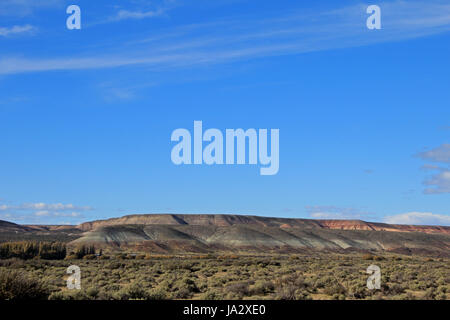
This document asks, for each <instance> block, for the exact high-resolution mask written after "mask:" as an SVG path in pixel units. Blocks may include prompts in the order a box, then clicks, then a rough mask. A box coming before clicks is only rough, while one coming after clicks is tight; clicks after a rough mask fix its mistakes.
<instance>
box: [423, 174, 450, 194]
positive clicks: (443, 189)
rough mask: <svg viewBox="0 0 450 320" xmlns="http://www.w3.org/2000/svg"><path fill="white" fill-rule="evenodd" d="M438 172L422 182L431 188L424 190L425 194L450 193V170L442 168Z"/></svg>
mask: <svg viewBox="0 0 450 320" xmlns="http://www.w3.org/2000/svg"><path fill="white" fill-rule="evenodd" d="M438 170H439V173H437V174H435V175H432V176H431V177H430V178H428V179H426V180H425V181H424V182H423V184H424V185H426V186H432V188H426V189H425V190H424V193H425V194H439V193H450V170H448V169H444V168H439V169H438Z"/></svg>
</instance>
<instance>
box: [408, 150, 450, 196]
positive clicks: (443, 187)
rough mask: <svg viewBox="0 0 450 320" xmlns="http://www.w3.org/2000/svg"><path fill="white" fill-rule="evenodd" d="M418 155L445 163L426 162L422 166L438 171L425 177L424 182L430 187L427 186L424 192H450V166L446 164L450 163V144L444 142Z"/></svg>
mask: <svg viewBox="0 0 450 320" xmlns="http://www.w3.org/2000/svg"><path fill="white" fill-rule="evenodd" d="M416 156H417V157H419V158H421V159H423V160H426V161H432V162H437V163H441V164H442V165H443V166H440V165H435V164H424V165H423V166H422V169H424V170H427V171H433V170H434V171H437V173H435V174H433V175H431V176H430V177H428V178H427V179H425V181H424V182H423V184H424V185H425V186H428V188H425V190H424V191H423V192H424V193H425V194H440V193H450V167H448V166H447V167H446V166H445V164H447V163H450V144H445V143H444V144H442V145H440V146H439V147H437V148H434V149H431V150H429V151H424V152H421V153H419V154H417V155H416Z"/></svg>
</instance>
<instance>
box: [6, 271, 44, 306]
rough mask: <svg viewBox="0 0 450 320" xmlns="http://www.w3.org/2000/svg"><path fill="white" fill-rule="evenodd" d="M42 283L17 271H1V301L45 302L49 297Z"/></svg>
mask: <svg viewBox="0 0 450 320" xmlns="http://www.w3.org/2000/svg"><path fill="white" fill-rule="evenodd" d="M49 294H50V293H49V290H48V288H47V287H46V286H45V285H44V284H42V283H41V282H39V281H37V280H35V279H32V278H30V277H29V276H28V275H24V274H23V273H21V272H19V271H15V270H11V271H0V300H43V299H47V298H48V296H49Z"/></svg>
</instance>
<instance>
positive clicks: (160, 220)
mask: <svg viewBox="0 0 450 320" xmlns="http://www.w3.org/2000/svg"><path fill="white" fill-rule="evenodd" d="M124 224H141V225H191V226H194V225H195V226H216V227H227V226H233V225H252V226H259V227H278V228H285V229H286V228H318V229H333V230H371V231H391V232H423V233H440V234H448V235H450V227H443V226H415V225H393V224H386V223H374V222H365V221H362V220H313V219H290V218H271V217H261V216H244V215H234V214H233V215H231V214H230V215H226V214H139V215H128V216H124V217H121V218H112V219H107V220H96V221H92V222H86V223H83V224H81V225H79V226H77V228H80V229H81V230H83V231H91V230H94V229H96V228H99V227H104V226H114V225H124Z"/></svg>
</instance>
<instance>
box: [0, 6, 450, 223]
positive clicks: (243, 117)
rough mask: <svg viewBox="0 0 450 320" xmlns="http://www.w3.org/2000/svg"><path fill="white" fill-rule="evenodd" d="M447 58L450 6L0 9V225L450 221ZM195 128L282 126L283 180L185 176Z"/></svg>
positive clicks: (246, 170) (240, 172)
mask: <svg viewBox="0 0 450 320" xmlns="http://www.w3.org/2000/svg"><path fill="white" fill-rule="evenodd" d="M69 4H77V5H79V6H80V8H81V17H82V29H81V30H68V29H67V28H66V19H67V17H68V15H67V14H66V8H67V6H68V5H69ZM369 4H377V5H379V6H380V8H381V19H382V29H381V30H368V29H367V28H366V19H367V17H368V14H367V13H366V12H365V9H366V8H367V6H368V5H369ZM449 57H450V5H449V4H448V1H434V0H432V1H430V0H428V1H413V0H411V1H378V2H376V3H372V2H371V3H365V2H360V1H352V0H348V1H339V2H336V1H314V2H313V1H282V2H280V1H250V0H248V1H246V0H217V1H206V0H198V1H182V0H171V1H139V0H135V1H103V0H97V1H95V2H94V1H85V0H77V1H70V2H69V1H63V0H40V1H31V0H2V2H1V3H0V121H1V126H0V150H1V154H0V219H3V220H8V221H14V222H18V223H33V224H48V223H52V224H60V223H70V224H76V223H79V222H82V221H88V220H93V219H99V218H107V217H116V216H122V215H125V214H135V213H236V214H252V215H265V216H278V217H305V218H335V219H363V220H367V221H385V222H391V223H411V224H441V225H450V206H449V204H450V201H449V200H450V167H449V164H450V120H449V119H450V108H449V101H450V90H449V89H450V80H449V77H448V75H449V74H450V63H449ZM194 120H202V121H203V126H204V128H205V129H206V128H218V129H220V130H225V129H226V128H243V129H248V128H267V129H273V128H278V129H280V170H279V173H278V174H277V175H274V176H261V175H259V167H258V166H252V165H244V166H239V165H234V166H225V165H224V166H219V165H215V166H207V165H202V166H193V165H191V166H186V165H185V166H175V165H174V164H173V163H172V162H171V160H170V152H171V149H172V147H173V145H174V144H173V143H172V142H171V141H170V136H171V133H172V131H173V130H175V129H177V128H187V129H190V130H192V127H193V121H194Z"/></svg>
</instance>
